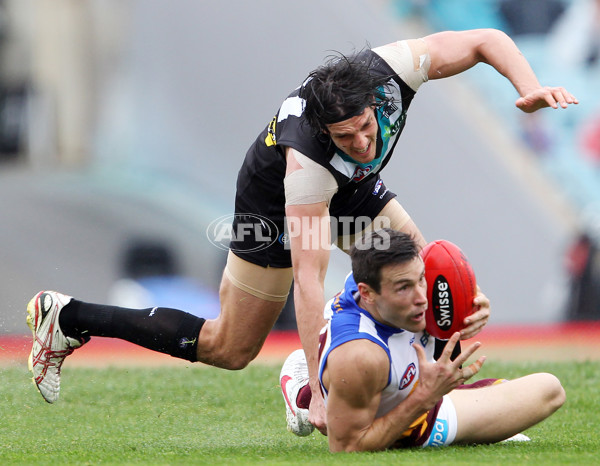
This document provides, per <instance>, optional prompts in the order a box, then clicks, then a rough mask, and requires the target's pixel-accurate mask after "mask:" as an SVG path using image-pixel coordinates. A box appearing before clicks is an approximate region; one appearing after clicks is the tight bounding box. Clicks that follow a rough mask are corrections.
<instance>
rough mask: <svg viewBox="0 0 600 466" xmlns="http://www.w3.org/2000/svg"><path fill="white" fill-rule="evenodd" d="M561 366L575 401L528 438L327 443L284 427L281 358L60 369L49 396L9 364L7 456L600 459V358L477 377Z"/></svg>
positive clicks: (558, 371) (63, 459) (25, 459)
mask: <svg viewBox="0 0 600 466" xmlns="http://www.w3.org/2000/svg"><path fill="white" fill-rule="evenodd" d="M537 371H547V372H552V373H554V374H555V375H557V376H558V377H559V378H560V379H561V381H562V383H563V385H564V387H565V389H566V391H567V402H566V404H565V405H564V406H563V407H562V409H560V410H559V411H558V412H557V413H556V414H555V415H554V416H552V417H551V418H549V419H548V420H547V421H545V422H543V423H541V424H539V425H537V426H534V427H533V428H531V429H530V430H529V431H527V433H528V435H529V436H530V437H531V438H532V441H531V442H528V443H515V444H497V445H481V446H469V447H464V446H451V447H447V448H442V449H412V450H402V451H386V452H380V453H352V454H336V455H333V454H330V453H329V452H328V450H327V442H326V439H325V437H323V436H321V435H320V434H318V433H313V434H312V435H311V436H310V437H306V438H298V437H295V436H294V435H292V434H290V433H289V432H287V431H286V429H285V414H284V405H283V401H282V397H281V394H280V390H279V387H278V374H279V367H275V366H262V365H252V366H251V367H249V368H247V369H245V370H244V371H241V372H226V371H222V370H217V369H213V368H207V367H205V366H191V367H187V368H186V367H176V368H175V367H163V368H152V369H147V368H133V369H91V368H89V369H88V368H86V369H83V368H69V367H68V362H67V367H65V368H64V370H63V385H62V391H61V399H60V400H59V401H58V402H57V403H55V404H54V405H49V404H47V403H46V402H44V401H43V400H42V398H41V396H40V395H39V394H38V393H37V390H36V389H35V388H34V387H33V385H32V383H31V379H30V375H29V373H28V372H27V370H26V368H21V367H18V368H0V421H1V422H0V462H1V463H2V464H10V463H13V464H15V463H19V464H23V463H26V464H59V463H61V464H124V463H125V464H136V463H142V464H200V463H205V464H247V463H278V464H301V463H311V464H327V465H336V464H340V465H341V464H343V465H346V464H363V463H364V464H370V465H371V464H389V463H400V462H410V463H414V464H434V463H435V464H438V465H448V464H505V465H506V464H508V465H514V464H538V465H549V464H585V465H590V464H600V459H599V454H600V434H599V431H600V362H579V363H575V362H573V363H535V364H533V363H530V364H509V363H494V362H492V361H490V362H488V363H486V365H485V366H484V368H483V369H482V371H481V373H480V374H479V376H480V377H500V376H502V377H508V378H511V377H512V378H514V377H518V376H520V375H524V374H526V373H530V372H537Z"/></svg>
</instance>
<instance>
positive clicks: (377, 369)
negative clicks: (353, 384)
mask: <svg viewBox="0 0 600 466" xmlns="http://www.w3.org/2000/svg"><path fill="white" fill-rule="evenodd" d="M327 365H328V367H329V370H330V373H334V374H338V375H340V376H342V375H343V376H346V377H348V378H349V379H351V380H353V381H358V380H361V381H362V380H365V379H369V380H377V379H381V380H385V381H387V376H388V371H389V367H390V361H389V357H388V355H387V353H386V351H385V350H384V349H383V348H382V347H381V346H380V345H377V344H376V343H374V342H373V341H371V340H368V339H356V340H351V341H348V342H346V343H344V344H343V345H340V346H338V347H337V348H335V349H334V350H333V351H332V352H331V353H330V354H329V357H328V362H327ZM357 379H358V380H357Z"/></svg>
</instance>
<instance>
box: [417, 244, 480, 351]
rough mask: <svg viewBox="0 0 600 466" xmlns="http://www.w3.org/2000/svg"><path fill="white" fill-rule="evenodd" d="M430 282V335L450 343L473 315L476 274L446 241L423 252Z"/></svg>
mask: <svg viewBox="0 0 600 466" xmlns="http://www.w3.org/2000/svg"><path fill="white" fill-rule="evenodd" d="M421 257H422V258H423V262H425V280H426V281H427V300H428V305H427V311H426V314H425V319H426V322H427V324H426V327H425V328H426V330H427V332H428V333H429V334H430V335H432V336H434V337H436V338H439V339H441V340H448V339H449V338H450V337H451V336H452V334H453V333H454V332H458V331H460V330H462V329H463V328H464V327H465V326H464V324H463V322H464V320H465V318H466V317H467V316H469V315H471V314H472V313H473V298H475V292H476V286H477V285H476V282H475V273H473V269H472V268H471V264H469V260H468V259H467V257H466V256H465V255H464V253H463V252H462V251H461V250H460V248H459V247H458V246H456V245H455V244H453V243H451V242H450V241H446V240H437V241H433V242H431V243H429V244H428V245H427V246H425V247H424V248H423V250H422V251H421Z"/></svg>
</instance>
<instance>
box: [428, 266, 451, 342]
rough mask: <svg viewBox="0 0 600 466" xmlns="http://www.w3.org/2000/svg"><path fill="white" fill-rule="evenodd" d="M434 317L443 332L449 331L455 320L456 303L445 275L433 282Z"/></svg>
mask: <svg viewBox="0 0 600 466" xmlns="http://www.w3.org/2000/svg"><path fill="white" fill-rule="evenodd" d="M432 301H433V302H432V305H433V317H434V318H435V323H436V324H437V326H438V327H439V328H440V329H442V330H448V329H449V328H450V327H451V326H452V321H453V319H454V303H453V301H452V292H451V291H450V285H448V281H447V280H446V278H445V277H444V276H443V275H438V276H437V278H436V279H435V281H434V282H433V296H432Z"/></svg>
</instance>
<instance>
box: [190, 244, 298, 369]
mask: <svg viewBox="0 0 600 466" xmlns="http://www.w3.org/2000/svg"><path fill="white" fill-rule="evenodd" d="M292 277H293V275H292V270H291V268H283V269H279V268H274V267H261V266H258V265H255V264H251V263H249V262H247V261H244V260H242V259H240V258H239V257H237V256H235V255H234V254H232V253H230V254H229V257H228V259H227V267H226V269H225V272H224V274H223V279H222V281H221V288H220V291H219V296H220V300H221V314H220V315H219V317H218V318H216V319H214V320H207V321H206V322H205V324H204V326H203V327H202V331H201V332H200V335H199V339H198V353H197V355H198V360H199V361H202V362H205V363H207V364H211V365H214V366H217V367H222V368H224V369H231V370H238V369H243V368H244V367H246V366H247V365H248V364H249V363H250V361H252V360H253V359H254V358H255V357H256V356H257V355H258V353H259V352H260V349H261V348H262V346H263V344H264V342H265V339H266V338H267V335H268V334H269V332H270V331H271V329H272V328H273V325H274V324H275V322H276V321H277V318H278V317H279V314H280V313H281V310H282V309H283V306H284V305H285V302H286V300H287V294H288V293H289V289H290V286H291V283H292Z"/></svg>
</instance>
